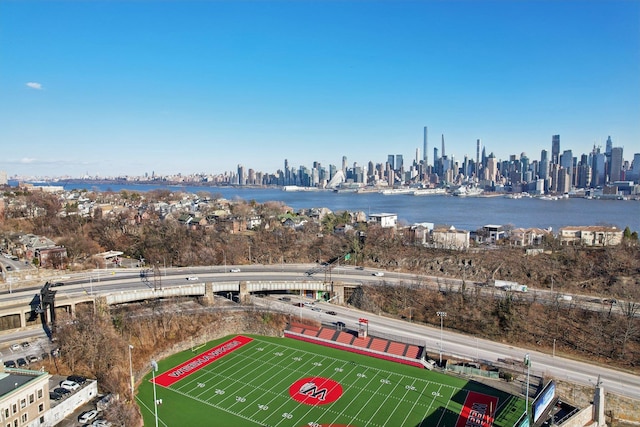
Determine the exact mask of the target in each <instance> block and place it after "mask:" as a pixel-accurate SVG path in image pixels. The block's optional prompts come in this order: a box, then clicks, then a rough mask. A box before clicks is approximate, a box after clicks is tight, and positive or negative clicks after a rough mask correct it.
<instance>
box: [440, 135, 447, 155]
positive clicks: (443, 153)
mask: <svg viewBox="0 0 640 427" xmlns="http://www.w3.org/2000/svg"><path fill="white" fill-rule="evenodd" d="M440 156H442V157H444V156H446V154H445V151H444V133H443V134H442V154H440Z"/></svg>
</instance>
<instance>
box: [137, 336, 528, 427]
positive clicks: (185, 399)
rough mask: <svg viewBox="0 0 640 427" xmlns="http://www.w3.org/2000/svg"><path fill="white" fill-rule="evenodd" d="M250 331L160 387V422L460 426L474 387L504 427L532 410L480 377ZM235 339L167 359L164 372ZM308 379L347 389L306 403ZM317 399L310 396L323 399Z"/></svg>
mask: <svg viewBox="0 0 640 427" xmlns="http://www.w3.org/2000/svg"><path fill="white" fill-rule="evenodd" d="M247 336H248V337H250V338H252V341H251V342H250V343H248V344H246V345H244V346H242V347H240V348H237V349H234V350H233V351H230V352H228V353H227V354H225V355H224V356H223V357H221V358H219V359H218V360H215V361H214V362H212V363H210V364H209V365H207V366H205V367H202V368H200V369H198V370H195V371H194V372H191V374H189V375H188V376H186V377H184V378H182V379H181V380H179V381H178V382H176V383H174V384H173V385H171V386H169V387H168V388H165V387H162V386H159V385H156V387H155V388H156V394H157V396H156V398H157V399H162V403H161V404H159V405H158V406H157V409H158V425H159V426H170V427H180V426H190V427H198V426H203V427H205V426H222V427H226V426H229V427H231V426H272V427H275V426H296V427H298V426H300V427H301V426H311V427H317V426H328V425H333V426H354V427H355V426H362V427H364V426H398V427H400V426H422V427H445V426H447V427H455V426H456V421H457V419H458V416H459V414H460V412H461V409H462V405H463V404H464V402H465V398H466V396H467V394H468V392H470V391H474V392H477V393H482V394H486V395H490V396H494V397H497V398H498V401H497V407H496V408H491V410H492V411H495V420H494V423H493V425H494V426H496V427H512V426H514V425H515V424H516V422H517V420H518V418H519V417H520V416H521V415H522V413H523V412H524V403H525V402H524V400H523V399H521V398H517V397H515V396H512V395H509V394H507V393H504V392H501V391H499V390H496V389H493V388H490V387H487V386H485V385H483V384H480V383H476V382H473V381H468V380H465V379H462V378H458V377H453V376H448V375H445V374H441V373H438V372H433V371H428V370H426V369H420V368H416V367H412V366H406V365H402V364H398V363H394V362H389V361H385V360H380V359H375V358H372V357H368V356H363V355H359V354H354V353H350V352H346V351H341V350H336V349H332V348H328V347H324V346H320V345H316V344H310V343H306V342H302V341H297V340H293V339H289V338H274V337H263V336H253V335H247ZM233 337H234V336H230V337H225V338H223V339H220V340H216V341H212V342H210V343H207V344H206V345H204V346H202V347H200V348H198V349H197V351H196V352H195V353H194V352H192V351H185V352H182V353H178V354H175V355H173V356H171V357H169V358H167V359H165V360H161V361H159V362H158V365H159V370H158V371H157V372H156V376H158V375H161V374H162V373H163V372H165V371H168V370H171V369H172V368H174V367H176V366H178V365H180V364H181V363H183V362H185V361H187V360H189V359H191V358H193V357H194V356H196V355H198V354H202V353H204V352H206V351H207V350H209V349H211V348H214V347H216V346H217V345H219V344H221V343H223V342H226V341H228V340H230V339H231V338H233ZM151 377H152V374H151V373H149V374H148V375H147V376H146V377H145V378H144V379H143V381H142V383H141V385H140V387H139V390H138V394H137V402H138V404H139V406H140V408H141V412H142V414H143V417H144V425H145V426H154V425H155V416H154V399H153V386H152V383H151V382H150V379H151ZM306 377H321V378H328V379H331V380H333V381H335V382H337V383H339V384H340V386H341V388H342V393H341V394H339V393H338V394H339V398H338V399H337V400H335V401H333V402H332V403H326V404H315V405H309V404H304V403H300V402H298V401H297V400H294V399H293V398H292V397H291V395H290V392H289V389H290V387H291V386H292V385H293V384H294V383H296V382H297V381H299V380H301V379H303V378H306ZM297 390H298V389H297V388H296V389H295V390H294V392H296V391H297ZM315 391H318V392H319V391H320V389H318V390H315ZM332 392H333V395H336V393H337V392H336V391H335V390H332ZM294 394H296V393H294ZM311 394H313V390H312V393H311ZM296 395H298V396H300V395H299V394H296ZM330 395H331V393H330ZM330 395H329V397H330ZM303 397H304V396H303ZM316 397H317V398H316ZM316 397H313V398H311V399H310V400H311V401H312V402H314V403H323V401H321V400H318V399H319V398H321V397H323V396H322V395H321V394H320V393H318V395H317V396H316Z"/></svg>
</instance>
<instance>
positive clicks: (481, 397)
mask: <svg viewBox="0 0 640 427" xmlns="http://www.w3.org/2000/svg"><path fill="white" fill-rule="evenodd" d="M497 405H498V398H497V397H493V396H488V395H486V394H482V393H476V392H475V391H470V392H469V394H467V398H466V399H465V401H464V405H463V406H462V412H461V413H460V416H459V417H458V422H457V423H456V427H490V426H492V425H493V415H494V414H495V412H496V406H497Z"/></svg>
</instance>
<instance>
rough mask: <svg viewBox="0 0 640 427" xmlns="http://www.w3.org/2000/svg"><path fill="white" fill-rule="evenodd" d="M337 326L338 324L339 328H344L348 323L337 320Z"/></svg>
mask: <svg viewBox="0 0 640 427" xmlns="http://www.w3.org/2000/svg"><path fill="white" fill-rule="evenodd" d="M336 326H337V327H338V328H344V327H345V326H347V325H345V323H344V322H336Z"/></svg>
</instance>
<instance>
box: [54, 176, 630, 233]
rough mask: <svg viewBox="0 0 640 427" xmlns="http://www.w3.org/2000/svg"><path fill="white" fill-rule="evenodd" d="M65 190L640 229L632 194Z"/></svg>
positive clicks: (459, 223)
mask: <svg viewBox="0 0 640 427" xmlns="http://www.w3.org/2000/svg"><path fill="white" fill-rule="evenodd" d="M54 185H62V186H63V187H64V189H65V190H72V189H88V190H93V191H101V192H104V191H114V192H120V191H122V190H127V191H139V192H147V191H151V190H158V189H167V190H171V191H183V192H187V193H194V194H195V193H202V192H207V193H210V194H212V195H219V196H221V197H223V198H226V199H229V200H233V199H243V200H246V201H250V200H255V201H256V202H258V203H264V202H267V201H280V202H282V203H284V204H286V205H287V206H290V207H291V208H293V209H295V210H299V209H305V208H318V207H326V208H329V209H331V210H332V211H334V212H336V211H342V210H349V211H363V212H365V213H367V214H372V213H393V214H397V215H398V222H399V223H400V224H413V223H417V222H430V223H434V224H436V225H444V224H446V225H453V226H454V227H456V228H458V229H463V230H476V229H478V228H480V227H482V226H483V225H486V224H498V225H506V224H511V225H513V226H514V227H523V228H529V227H539V228H549V227H551V228H552V230H553V231H554V232H557V231H558V230H559V229H560V228H561V227H564V226H576V225H615V226H617V227H619V228H621V229H624V228H625V227H627V226H628V227H629V228H630V229H631V230H632V231H638V232H640V202H638V201H633V200H595V199H592V200H588V199H584V198H570V199H562V198H561V199H558V200H541V199H538V198H527V197H523V198H519V199H509V198H506V197H503V196H496V197H463V198H460V197H453V196H448V195H434V196H412V195H402V194H400V195H393V196H386V195H383V194H380V193H361V194H359V193H334V192H331V191H282V189H280V188H242V187H206V186H175V185H165V186H163V185H153V184H119V183H101V184H96V183H91V182H79V183H76V182H74V183H54Z"/></svg>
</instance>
